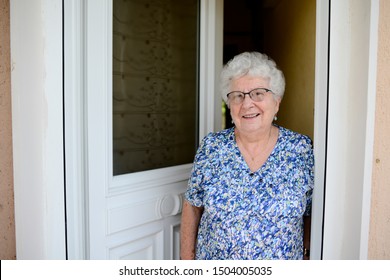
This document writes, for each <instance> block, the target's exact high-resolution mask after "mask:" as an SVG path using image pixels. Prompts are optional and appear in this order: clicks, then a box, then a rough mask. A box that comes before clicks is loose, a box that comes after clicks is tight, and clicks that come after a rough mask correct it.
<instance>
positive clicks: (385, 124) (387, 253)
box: [368, 0, 390, 259]
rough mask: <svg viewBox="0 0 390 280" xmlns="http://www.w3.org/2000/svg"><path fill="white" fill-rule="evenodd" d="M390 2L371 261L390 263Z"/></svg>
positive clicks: (382, 34)
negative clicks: (377, 260)
mask: <svg viewBox="0 0 390 280" xmlns="http://www.w3.org/2000/svg"><path fill="white" fill-rule="evenodd" d="M389 15H390V2H389V1H388V0H381V1H380V15H379V34H378V36H379V42H378V68H377V96H376V116H375V140H374V141H375V143H374V159H373V160H374V162H373V166H374V167H373V173H372V197H371V218H370V233H369V250H368V257H369V259H390V141H389V139H390V125H389V124H390V111H389V109H390V95H389V88H390V16H389Z"/></svg>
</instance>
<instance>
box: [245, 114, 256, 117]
mask: <svg viewBox="0 0 390 280" xmlns="http://www.w3.org/2000/svg"><path fill="white" fill-rule="evenodd" d="M258 115H259V114H251V115H245V116H244V118H254V117H257V116H258Z"/></svg>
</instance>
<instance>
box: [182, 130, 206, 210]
mask: <svg viewBox="0 0 390 280" xmlns="http://www.w3.org/2000/svg"><path fill="white" fill-rule="evenodd" d="M209 137H210V134H209V135H207V136H206V137H205V138H203V140H202V141H201V143H200V145H199V148H198V150H197V152H196V155H195V159H194V163H193V166H192V170H191V175H190V178H189V180H188V187H187V191H186V193H185V195H184V196H185V199H186V200H187V201H188V202H189V203H190V204H191V205H193V206H196V207H202V206H203V197H204V189H203V187H204V184H203V182H204V178H205V172H206V170H207V162H208V160H207V157H208V153H207V142H208V141H207V139H208V138H209Z"/></svg>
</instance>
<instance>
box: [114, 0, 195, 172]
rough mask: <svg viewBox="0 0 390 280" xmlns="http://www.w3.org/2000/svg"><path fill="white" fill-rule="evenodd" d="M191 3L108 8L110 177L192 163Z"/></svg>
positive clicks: (135, 2)
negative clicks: (110, 29)
mask: <svg viewBox="0 0 390 280" xmlns="http://www.w3.org/2000/svg"><path fill="white" fill-rule="evenodd" d="M198 2H199V1H196V0H184V1H183V0H180V1H177V0H155V1H153V0H152V1H144V0H142V1H141V0H114V1H113V161H114V162H113V172H114V175H119V174H125V173H132V172H138V171H145V170H151V169H157V168H162V167H169V166H176V165H181V164H186V163H191V162H192V161H193V157H194V154H195V149H196V145H197V131H198V124H197V120H198V116H197V112H198V109H197V108H198V105H197V100H198V98H197V96H198V71H197V69H198V21H199V3H198Z"/></svg>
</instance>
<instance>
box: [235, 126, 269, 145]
mask: <svg viewBox="0 0 390 280" xmlns="http://www.w3.org/2000/svg"><path fill="white" fill-rule="evenodd" d="M272 131H273V125H271V126H270V127H268V128H267V129H264V130H263V131H254V132H243V131H240V130H238V129H237V128H236V129H235V131H234V132H235V135H236V139H237V140H238V141H240V142H241V144H242V145H245V146H248V145H259V146H263V145H264V144H266V143H268V142H269V140H270V138H271V135H272Z"/></svg>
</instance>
